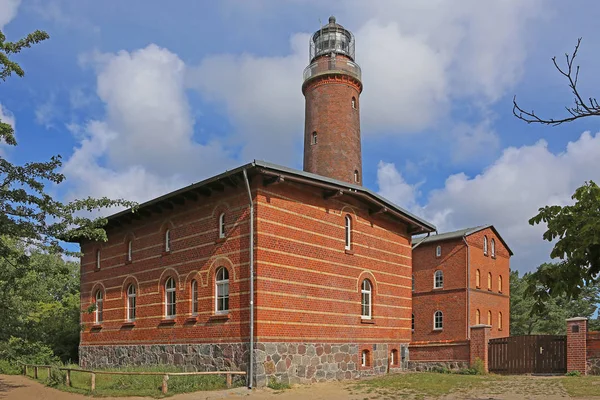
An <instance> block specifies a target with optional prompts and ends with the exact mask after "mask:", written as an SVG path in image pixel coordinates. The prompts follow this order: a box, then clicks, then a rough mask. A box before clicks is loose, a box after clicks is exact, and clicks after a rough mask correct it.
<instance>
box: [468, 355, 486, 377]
mask: <svg viewBox="0 0 600 400" xmlns="http://www.w3.org/2000/svg"><path fill="white" fill-rule="evenodd" d="M470 369H474V370H475V371H476V372H477V373H476V374H474V375H485V374H486V373H487V372H486V371H485V365H484V364H483V360H482V359H480V358H476V359H475V362H474V363H473V364H472V365H471V368H470Z"/></svg>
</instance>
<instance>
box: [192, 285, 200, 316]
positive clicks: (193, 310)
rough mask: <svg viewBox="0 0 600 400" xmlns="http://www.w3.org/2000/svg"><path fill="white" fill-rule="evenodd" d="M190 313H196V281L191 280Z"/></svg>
mask: <svg viewBox="0 0 600 400" xmlns="http://www.w3.org/2000/svg"><path fill="white" fill-rule="evenodd" d="M191 289H192V315H196V314H198V281H196V280H195V279H194V280H193V281H192V287H191Z"/></svg>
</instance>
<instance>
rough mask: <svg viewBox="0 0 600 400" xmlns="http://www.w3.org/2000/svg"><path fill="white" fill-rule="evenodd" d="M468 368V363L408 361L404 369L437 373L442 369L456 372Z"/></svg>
mask: <svg viewBox="0 0 600 400" xmlns="http://www.w3.org/2000/svg"><path fill="white" fill-rule="evenodd" d="M464 368H469V362H468V361H408V362H407V363H406V369H407V370H408V371H417V372H431V371H433V372H438V371H440V370H442V369H447V370H450V371H458V370H459V369H464Z"/></svg>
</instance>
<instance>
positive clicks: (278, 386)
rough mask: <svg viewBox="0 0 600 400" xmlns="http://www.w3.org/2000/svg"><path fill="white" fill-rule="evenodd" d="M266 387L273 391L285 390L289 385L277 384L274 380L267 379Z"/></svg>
mask: <svg viewBox="0 0 600 400" xmlns="http://www.w3.org/2000/svg"><path fill="white" fill-rule="evenodd" d="M267 387H268V388H270V389H273V390H286V389H289V388H290V385H289V384H287V383H283V382H278V381H277V379H275V378H271V379H269V383H268V384H267Z"/></svg>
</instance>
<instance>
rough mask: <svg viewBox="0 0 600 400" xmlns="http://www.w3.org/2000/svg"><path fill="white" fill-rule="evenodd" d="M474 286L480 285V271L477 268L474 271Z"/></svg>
mask: <svg viewBox="0 0 600 400" xmlns="http://www.w3.org/2000/svg"><path fill="white" fill-rule="evenodd" d="M475 286H476V287H478V288H479V287H481V272H480V271H479V270H477V271H475Z"/></svg>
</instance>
